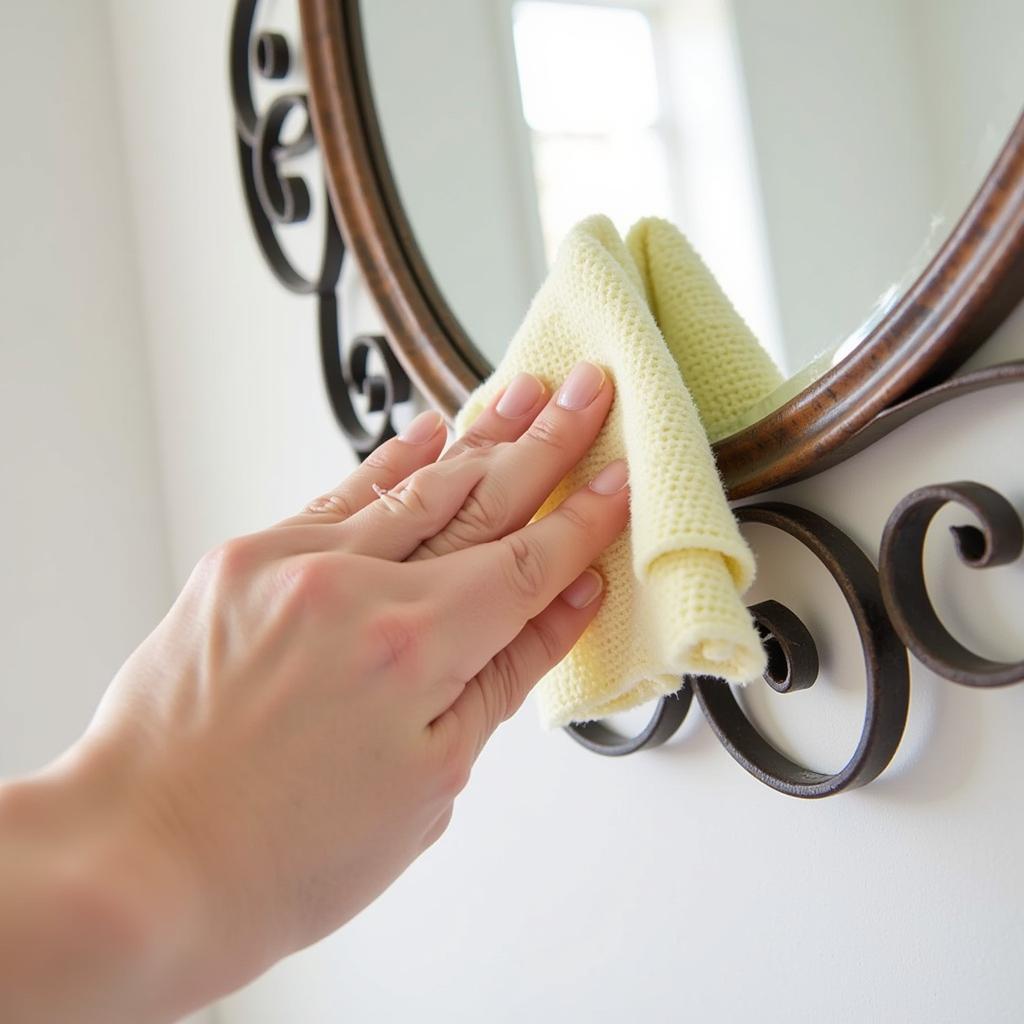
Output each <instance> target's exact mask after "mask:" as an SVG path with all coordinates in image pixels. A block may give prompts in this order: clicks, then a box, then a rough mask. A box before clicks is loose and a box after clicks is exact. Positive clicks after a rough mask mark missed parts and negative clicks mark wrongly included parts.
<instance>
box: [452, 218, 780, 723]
mask: <svg viewBox="0 0 1024 1024" xmlns="http://www.w3.org/2000/svg"><path fill="white" fill-rule="evenodd" d="M580 359H587V360H589V361H591V362H594V363H597V364H598V365H600V366H602V367H604V368H605V370H606V371H607V372H608V373H609V374H610V375H611V377H612V379H613V380H614V382H615V388H616V391H615V400H614V402H613V403H612V408H611V411H610V413H609V415H608V419H607V420H606V422H605V425H604V427H603V428H602V430H601V433H600V434H599V436H598V438H597V440H596V442H595V443H594V445H593V447H592V448H591V449H590V451H589V452H588V454H587V455H586V456H585V457H584V458H583V460H582V461H581V462H580V463H579V464H578V465H577V466H576V467H575V468H574V469H573V470H572V471H571V472H570V473H569V474H568V476H566V477H565V479H564V480H562V481H561V483H560V484H559V485H558V487H557V488H556V489H555V491H554V492H553V493H552V494H551V496H550V498H549V499H548V501H547V502H546V503H545V504H544V506H543V507H542V508H541V509H540V510H539V512H538V513H537V515H538V517H539V516H543V515H546V514H547V513H548V512H550V511H551V510H552V509H553V508H554V507H555V506H557V505H558V504H559V503H560V502H561V501H562V500H563V499H564V498H566V497H567V496H568V495H569V494H571V493H572V492H573V491H574V490H576V489H578V488H580V487H583V486H585V485H586V483H587V482H588V481H589V480H591V479H592V478H593V477H594V476H596V475H597V473H598V472H599V471H600V469H601V468H602V467H603V466H605V465H606V464H607V463H608V462H610V461H612V460H613V459H618V458H625V459H626V460H627V462H628V464H629V479H630V523H629V526H628V528H627V529H626V530H625V531H624V532H623V533H622V534H621V535H620V536H619V538H618V539H617V540H616V541H615V542H614V543H613V544H612V545H611V546H610V547H609V548H608V549H607V550H606V551H605V552H604V553H603V554H602V555H601V557H600V558H599V559H598V560H597V562H596V563H595V566H596V568H597V569H598V571H599V572H600V573H601V575H602V576H603V577H604V580H605V593H604V598H603V601H602V604H601V608H600V610H599V611H598V613H597V616H596V617H595V619H594V620H593V622H592V623H591V624H590V626H589V627H588V628H587V630H586V632H585V633H584V634H583V636H582V637H581V638H580V639H579V640H578V641H577V643H576V645H575V647H574V648H573V649H572V651H571V652H570V653H569V654H568V655H567V656H566V657H565V658H564V659H563V660H562V662H561V663H560V664H559V665H558V666H556V667H555V668H554V669H553V670H552V671H551V672H549V673H548V674H547V676H545V678H544V679H543V680H541V682H540V684H539V685H538V687H537V691H536V692H537V698H538V706H539V711H540V716H541V720H542V722H543V723H544V724H545V725H546V726H548V727H549V728H554V727H556V726H561V725H566V724H568V723H569V722H582V721H590V720H593V719H596V718H602V717H604V716H606V715H609V714H611V713H612V712H616V711H624V710H626V709H628V708H631V707H634V706H636V705H638V704H642V703H644V702H646V701H649V700H652V699H654V698H656V697H660V696H663V695H665V694H669V693H672V692H674V691H675V690H677V689H678V688H679V686H680V682H681V680H680V676H682V675H688V674H694V675H711V676H718V677H720V678H722V679H725V680H729V681H732V682H737V683H742V682H748V681H750V680H753V679H756V678H757V677H759V676H760V675H761V674H762V672H763V671H764V667H765V654H764V651H763V649H762V646H761V641H760V637H759V636H758V633H757V631H756V629H755V628H754V625H753V622H752V620H751V618H750V614H749V613H748V612H747V610H746V608H745V606H744V604H743V601H742V594H743V592H744V591H745V590H746V589H747V588H748V587H749V585H750V584H751V583H752V582H753V578H754V558H753V554H752V553H751V551H750V548H749V547H748V546H747V544H746V542H745V541H744V540H743V537H742V536H741V535H740V532H739V529H738V527H737V525H736V520H735V519H734V518H733V515H732V513H731V511H730V509H729V505H728V503H727V501H726V497H725V492H724V489H723V487H722V482H721V479H720V478H719V476H718V472H717V469H716V467H715V462H714V456H713V455H712V451H711V446H710V442H709V440H708V437H709V435H710V436H721V434H722V432H727V431H728V429H729V425H730V424H731V423H732V422H734V421H737V420H738V419H739V418H740V417H741V416H742V414H743V412H744V411H745V409H746V408H747V407H749V406H750V405H753V404H754V403H756V402H757V401H759V400H760V399H762V398H763V397H764V396H765V395H767V394H768V393H769V392H771V391H772V390H774V389H775V388H776V387H778V385H779V383H780V382H781V375H780V374H779V372H778V370H777V369H776V368H775V366H774V365H773V363H772V361H771V360H770V359H769V357H768V356H767V355H766V354H765V352H764V351H763V350H762V349H761V347H760V346H759V345H758V343H757V341H756V339H755V338H754V336H753V335H752V334H751V332H750V330H749V329H748V328H747V326H746V325H745V324H744V322H743V321H742V320H741V319H740V317H739V315H738V314H737V313H736V312H735V310H734V309H733V307H732V305H731V304H730V302H729V300H728V299H727V298H726V297H725V295H724V293H723V292H722V291H721V289H720V288H719V286H718V284H717V282H716V281H715V280H714V278H713V277H712V275H711V273H710V272H709V271H708V269H707V268H706V267H705V266H704V264H703V262H702V261H701V259H700V257H699V256H698V255H697V253H696V252H695V251H694V250H693V248H692V247H691V246H690V244H689V243H688V242H687V240H686V239H685V237H684V236H683V235H682V233H681V232H679V231H678V230H677V229H676V228H675V227H674V226H673V225H671V224H669V223H668V222H667V221H663V220H659V219H655V218H651V219H647V220H643V221H640V222H639V223H638V224H637V225H636V226H635V227H634V228H633V229H632V230H631V231H630V233H629V235H628V238H627V240H626V242H623V240H622V238H621V237H620V236H619V234H618V232H617V231H616V229H615V227H614V226H613V224H612V223H611V221H610V220H608V218H606V217H603V216H595V217H590V218H588V219H587V220H585V221H583V222H582V223H580V224H578V225H577V226H576V227H575V228H574V229H573V230H572V231H571V232H570V233H569V235H568V236H567V237H566V239H565V240H564V242H563V243H562V245H561V247H560V249H559V252H558V255H557V258H556V260H555V262H554V265H553V266H552V268H551V270H550V272H549V275H548V277H547V280H546V281H545V282H544V284H543V285H542V287H541V289H540V291H539V292H538V293H537V295H536V296H535V297H534V300H533V302H532V303H531V305H530V308H529V311H528V312H527V315H526V318H525V320H524V322H523V324H522V326H521V327H520V328H519V330H518V331H517V332H516V334H515V336H514V337H513V339H512V342H511V344H510V346H509V348H508V350H507V352H506V354H505V356H504V358H503V359H502V361H501V364H500V365H499V366H498V368H497V369H496V370H495V372H494V373H493V374H492V375H491V376H490V377H489V378H488V379H487V380H486V381H484V383H483V384H481V385H480V386H479V387H478V388H477V389H476V390H475V391H474V392H473V393H472V394H471V395H470V397H469V399H468V401H467V402H466V405H465V406H464V407H463V409H462V410H461V412H460V413H459V415H458V417H457V420H456V426H457V428H458V429H459V430H460V431H462V430H465V429H466V428H467V427H468V426H469V425H470V424H471V423H472V422H473V420H474V419H476V417H477V416H478V415H479V414H480V412H481V411H482V410H483V409H484V408H485V407H486V406H487V404H488V403H489V402H490V401H491V400H492V399H493V398H494V396H495V395H496V394H497V393H498V391H500V390H501V389H502V388H504V387H505V386H506V385H507V384H508V383H509V382H510V381H511V379H512V378H513V377H514V376H515V375H516V374H517V373H519V372H521V371H527V372H529V373H533V374H534V375H535V376H537V377H539V378H540V379H541V380H543V381H545V382H546V383H547V384H548V386H549V387H551V388H552V389H554V388H555V387H557V385H558V384H559V383H560V382H561V381H562V380H563V379H564V378H565V377H566V375H567V374H568V373H569V371H570V370H571V369H572V367H573V365H574V364H575V363H576V362H577V361H578V360H580Z"/></svg>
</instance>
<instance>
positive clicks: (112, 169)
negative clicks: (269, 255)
mask: <svg viewBox="0 0 1024 1024" xmlns="http://www.w3.org/2000/svg"><path fill="white" fill-rule="evenodd" d="M110 61H111V47H110V42H109V35H108V32H107V25H106V17H105V8H104V5H103V4H102V3H100V2H84V0H83V2H76V3H73V4H70V3H62V2H61V0H35V2H33V3H30V4H4V5H3V7H2V10H0V89H2V92H3V95H4V96H5V107H4V143H3V149H2V155H0V195H3V197H4V227H3V241H2V244H0V466H2V467H3V468H2V485H0V486H2V493H3V501H2V504H0V528H2V536H3V555H2V560H3V570H2V571H0V650H2V652H3V654H2V657H3V671H2V673H0V776H3V775H6V774H9V773H15V772H21V771H26V770H30V769H33V768H37V767H39V766H41V765H42V764H43V763H45V762H46V761H48V760H49V759H50V758H52V757H53V756H54V755H56V754H57V753H59V752H60V751H61V750H62V749H63V748H64V747H65V746H67V745H68V743H70V742H71V741H72V740H73V739H75V737H76V736H77V735H78V734H79V733H80V732H81V731H82V729H83V728H84V726H85V724H86V722H87V721H88V719H89V716H90V715H91V713H92V710H93V708H94V707H95V705H96V702H97V701H98V699H99V696H100V694H101V693H102V692H103V690H104V688H105V687H106V685H107V683H108V682H109V681H110V678H111V676H112V675H113V673H114V672H115V671H116V669H117V668H118V666H119V665H120V664H121V661H122V660H123V659H124V657H125V656H126V655H127V654H128V653H129V652H130V651H131V649H132V648H133V647H134V646H135V644H136V643H137V642H138V641H139V640H140V639H141V638H142V636H144V635H145V633H146V632H148V630H149V629H150V627H151V626H152V625H153V624H154V622H155V621H156V620H157V619H158V618H159V617H160V615H161V614H162V613H163V611H164V609H165V608H166V606H167V604H168V603H169V602H170V599H171V596H172V589H171V581H170V569H169V564H168V561H167V559H166V553H165V548H164V543H163V529H164V510H163V507H162V504H161V501H160V492H159V478H158V472H157V447H156V438H155V431H154V420H153V415H152V405H151V401H150V392H149V379H148V374H147V368H146V360H145V353H144V349H143V346H142V342H141V326H142V324H141V316H140V309H141V304H140V301H139V274H138V255H137V250H136V247H135V242H134V239H133V236H132V233H131V230H130V223H129V216H128V214H129V206H128V203H127V201H126V194H125V193H126V187H127V177H126V175H125V173H124V166H123V162H122V160H121V156H120V148H121V147H120V133H119V131H118V126H117V118H116V102H115V91H114V82H113V77H112V75H111V71H110Z"/></svg>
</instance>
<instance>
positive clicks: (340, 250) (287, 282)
mask: <svg viewBox="0 0 1024 1024" xmlns="http://www.w3.org/2000/svg"><path fill="white" fill-rule="evenodd" d="M258 6H259V0H238V3H237V4H236V6H235V15H234V21H233V23H232V27H231V52H230V74H231V95H232V99H233V102H234V107H235V125H236V134H237V136H238V162H239V167H240V170H241V174H242V184H243V188H244V192H245V201H246V206H247V208H248V211H249V218H250V220H251V222H252V227H253V231H254V233H255V235H256V239H257V241H258V242H259V245H260V249H261V250H262V252H263V256H264V258H265V259H266V261H267V264H268V266H269V267H270V269H271V270H272V271H273V272H274V275H275V276H276V277H277V279H278V280H279V281H280V282H281V283H282V284H283V285H284V286H285V287H286V288H287V289H288V290H289V291H292V292H296V293H298V294H301V295H316V297H317V304H318V324H319V334H320V363H321V367H322V369H323V374H324V383H325V385H326V389H327V395H328V398H329V400H330V403H331V409H332V411H333V412H334V416H335V419H336V420H337V422H338V425H339V426H340V427H341V429H342V430H343V431H344V433H345V435H346V436H347V438H348V439H349V441H350V443H351V445H352V448H353V449H354V450H355V452H356V454H357V455H359V457H360V458H365V457H366V456H367V455H368V454H369V453H370V452H371V451H373V449H374V448H375V447H377V445H379V444H381V443H383V442H384V441H386V440H388V438H390V437H393V436H394V434H395V429H394V425H393V424H392V421H391V413H392V410H393V409H394V407H395V406H396V405H397V404H399V403H401V402H405V401H407V400H408V399H409V398H410V397H411V391H412V389H411V386H410V383H409V378H408V377H407V376H406V374H405V371H404V369H403V368H402V365H401V364H400V363H399V361H398V359H397V358H396V357H395V356H394V354H393V353H392V351H391V349H390V348H389V346H388V344H387V341H386V340H385V339H384V338H382V337H380V336H376V335H375V336H362V337H359V338H357V339H356V340H355V341H354V342H353V344H352V346H351V347H350V350H349V353H348V357H347V358H345V357H344V355H343V340H342V338H341V337H340V334H339V328H338V313H339V310H338V299H337V294H336V289H337V285H338V279H339V277H340V275H341V266H342V262H343V260H344V257H345V243H344V241H343V239H342V236H341V231H340V230H339V228H338V224H337V221H336V220H335V218H334V214H333V211H332V210H331V208H330V204H329V203H328V204H326V209H325V210H324V224H325V227H324V238H323V246H322V254H321V258H320V265H319V268H318V270H317V272H316V275H315V276H314V277H312V278H310V277H306V276H305V275H304V274H302V273H301V272H300V271H299V270H298V269H297V268H296V267H295V265H294V264H293V263H292V262H291V260H290V259H289V258H288V256H287V254H286V252H285V249H284V247H283V246H282V244H281V241H280V239H279V237H278V234H277V231H278V228H280V227H283V226H286V225H292V224H300V223H302V222H304V221H307V220H308V219H309V217H310V213H311V210H312V201H311V193H310V189H309V186H308V185H307V183H306V182H305V181H304V180H303V179H302V178H301V177H298V176H297V175H293V174H288V173H287V172H285V171H284V170H283V168H284V167H285V165H286V164H287V162H288V161H289V160H293V159H294V158H296V157H298V156H301V155H303V154H305V153H308V152H310V151H311V150H313V149H315V147H316V139H315V136H314V133H313V125H312V120H311V118H310V116H309V107H308V101H307V98H306V95H305V94H304V93H303V92H288V93H283V94H281V95H279V96H277V97H276V98H275V99H273V100H272V101H271V102H270V103H269V105H268V106H267V109H266V110H265V111H262V112H259V111H257V109H256V104H255V101H254V99H253V92H252V74H253V72H255V73H256V74H258V75H260V76H261V77H262V78H264V79H267V80H276V81H280V80H283V79H286V78H287V77H288V76H289V75H290V74H291V73H292V70H293V67H294V64H295V62H294V61H293V60H292V56H291V49H290V46H289V43H288V40H287V39H286V38H285V37H284V36H283V35H282V34H281V33H279V32H269V31H264V32H258V33H256V34H255V36H254V34H253V26H254V24H255V20H256V11H257V8H258ZM296 111H297V112H299V113H300V114H301V116H302V118H303V120H302V122H301V125H302V127H301V130H300V131H299V132H298V135H297V137H296V138H295V139H294V141H292V142H285V141H284V139H283V132H284V127H285V123H286V122H287V121H288V120H289V117H290V116H291V115H292V114H293V112H296ZM371 352H376V353H377V354H378V355H379V356H380V360H379V362H380V365H381V370H380V372H379V373H375V374H369V373H368V372H367V366H368V356H369V355H370V353H371ZM354 395H360V396H362V397H363V398H365V399H366V405H367V412H369V413H371V414H374V413H380V414H382V415H380V416H379V417H378V420H377V425H376V426H374V427H371V426H369V425H367V423H366V421H364V419H363V418H362V415H361V414H360V412H359V411H358V408H357V404H356V403H355V402H353V396H354Z"/></svg>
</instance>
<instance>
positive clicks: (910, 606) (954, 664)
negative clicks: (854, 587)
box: [880, 480, 1024, 687]
mask: <svg viewBox="0 0 1024 1024" xmlns="http://www.w3.org/2000/svg"><path fill="white" fill-rule="evenodd" d="M948 502H955V503H956V504H958V505H961V506H963V507H964V508H966V509H967V510H968V511H969V512H972V513H973V514H974V515H975V516H976V517H977V518H978V520H979V521H980V523H981V527H980V529H979V528H978V527H976V526H954V527H952V528H951V530H952V533H953V538H954V543H955V545H956V550H957V554H958V555H959V557H960V560H961V561H962V562H963V563H964V564H965V565H968V566H970V567H971V568H974V569H986V568H989V567H991V566H996V565H1006V564H1008V563H1010V562H1013V561H1015V560H1016V559H1017V558H1019V557H1020V554H1021V550H1022V549H1024V527H1022V526H1021V520H1020V517H1019V516H1018V515H1017V512H1016V510H1015V509H1014V507H1013V506H1012V505H1011V504H1010V503H1009V502H1008V501H1007V500H1006V498H1004V497H1003V496H1002V495H1001V494H999V493H998V492H997V491H994V490H992V488H991V487H986V486H985V485H984V484H979V483H974V482H972V481H964V480H962V481H958V482H956V483H948V484H935V485H932V486H929V487H921V488H918V490H916V491H913V492H912V493H911V494H908V495H907V496H906V497H905V498H904V499H903V500H902V501H901V502H900V503H899V504H898V505H897V506H896V508H895V509H894V510H893V512H892V515H890V516H889V520H888V522H887V523H886V525H885V530H884V532H883V534H882V544H881V552H880V566H881V568H880V575H881V582H882V595H883V597H884V599H885V604H886V607H887V608H888V610H889V616H890V618H891V619H892V623H893V625H894V626H895V628H896V631H897V632H898V633H899V635H900V636H901V637H902V639H903V642H904V643H905V644H906V645H907V647H908V648H910V650H911V652H912V653H913V655H914V656H915V657H916V658H917V659H918V660H919V661H920V662H921V663H922V664H924V665H926V666H927V667H928V668H930V669H931V670H932V671H933V672H934V673H935V674H936V675H939V676H942V677H943V678H944V679H948V680H950V681H951V682H954V683H959V684H961V685H962V686H972V687H992V686H1008V685H1010V684H1011V683H1019V682H1022V681H1024V661H1018V662H1016V663H1011V662H999V661H992V660H990V659H988V658H984V657H982V656H981V655H979V654H975V653H974V651H971V650H969V649H968V648H966V647H964V645H963V644H961V643H960V642H959V641H958V640H956V639H955V638H954V637H953V636H952V635H951V634H950V633H949V631H948V630H947V629H946V627H945V626H944V625H943V624H942V622H941V620H940V619H939V616H938V614H937V613H936V611H935V606H934V605H933V604H932V601H931V598H930V597H929V595H928V586H927V584H926V582H925V579H924V568H923V565H922V559H923V555H924V541H925V536H926V534H927V533H928V527H929V525H930V524H931V521H932V519H933V518H934V517H935V514H936V513H937V512H938V511H939V509H941V508H942V507H943V506H944V505H945V504H947V503H948Z"/></svg>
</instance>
